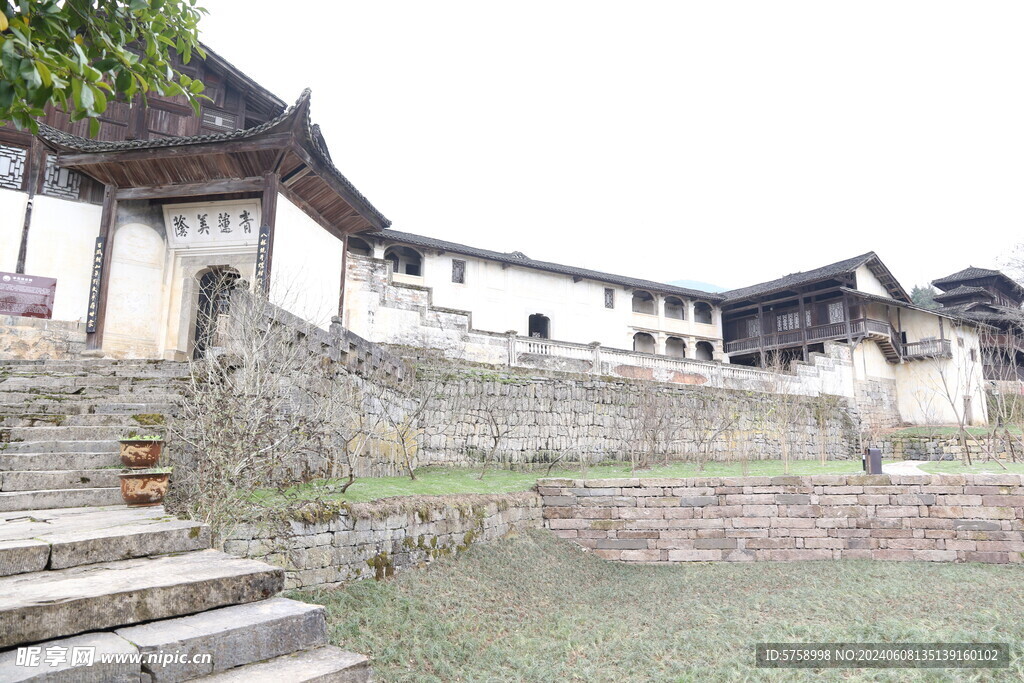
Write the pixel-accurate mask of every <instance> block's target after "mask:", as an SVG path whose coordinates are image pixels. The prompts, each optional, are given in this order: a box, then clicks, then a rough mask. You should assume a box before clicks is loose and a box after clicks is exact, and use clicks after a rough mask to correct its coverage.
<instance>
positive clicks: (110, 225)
mask: <svg viewBox="0 0 1024 683" xmlns="http://www.w3.org/2000/svg"><path fill="white" fill-rule="evenodd" d="M116 193H117V187H116V186H114V185H107V186H106V187H105V188H104V190H103V210H102V213H101V214H100V237H102V238H103V252H104V253H103V264H102V266H101V267H100V291H99V301H98V302H97V307H96V331H95V332H90V333H88V334H87V335H86V337H85V348H86V349H87V350H90V351H96V350H99V349H101V348H103V329H104V327H105V326H106V319H107V292H109V291H110V260H111V257H112V255H113V250H114V225H115V224H116V222H117V198H116Z"/></svg>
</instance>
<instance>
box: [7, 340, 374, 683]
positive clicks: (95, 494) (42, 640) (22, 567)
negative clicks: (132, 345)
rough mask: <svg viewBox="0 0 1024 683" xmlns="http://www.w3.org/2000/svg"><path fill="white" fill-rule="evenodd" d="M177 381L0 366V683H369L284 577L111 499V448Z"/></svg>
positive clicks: (155, 372) (147, 426)
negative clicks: (286, 590)
mask: <svg viewBox="0 0 1024 683" xmlns="http://www.w3.org/2000/svg"><path fill="white" fill-rule="evenodd" d="M185 372H187V368H186V367H185V366H184V365H182V364H177V363H163V362H151V361H108V360H102V361H101V360H96V361H81V362H55V361H44V362H37V361H28V362H17V361H0V434H2V436H3V439H4V441H5V442H6V443H5V448H3V450H0V681H30V680H31V681H43V680H45V681H186V680H195V679H203V680H243V679H244V680H246V681H271V680H273V681H275V682H276V683H281V682H283V681H314V680H315V681H366V680H369V679H370V675H371V671H370V667H369V661H368V659H367V658H366V657H365V656H363V655H358V654H353V653H349V652H345V651H343V650H341V649H339V648H336V647H333V646H331V645H329V644H328V640H327V622H326V615H325V612H324V609H323V608H322V607H319V606H317V605H309V604H306V603H302V602H297V601H293V600H288V599H285V598H281V597H276V596H277V594H278V593H279V592H280V591H281V590H282V588H283V585H284V574H283V571H282V570H281V569H279V568H277V567H273V566H271V565H268V564H264V563H262V562H258V561H255V560H248V559H241V558H237V557H232V556H231V555H227V554H225V553H222V552H218V551H216V550H212V549H210V532H209V528H208V527H206V525H204V524H199V523H195V522H190V521H185V520H179V519H176V518H174V517H172V516H169V515H167V514H166V513H165V511H164V510H163V508H162V507H159V506H158V507H150V508H128V507H126V506H124V505H121V504H120V503H121V499H120V492H119V488H118V486H119V483H118V477H117V473H118V471H119V470H118V467H117V466H118V457H117V453H118V444H117V439H119V438H121V437H123V436H125V435H126V434H127V433H129V432H131V431H135V432H138V433H143V434H144V433H153V432H155V431H158V430H159V429H160V427H159V425H153V424H151V423H152V422H154V421H156V422H159V420H158V419H155V418H154V417H153V416H154V415H157V414H166V413H168V412H170V411H171V410H173V409H174V405H175V403H176V402H177V397H176V395H175V391H174V386H175V384H176V383H178V382H180V381H181V378H182V377H184V375H185ZM134 416H139V417H138V418H136V417H134ZM140 420H141V421H140ZM172 485H173V484H172ZM76 657H77V659H76Z"/></svg>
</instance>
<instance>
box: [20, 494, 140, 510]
mask: <svg viewBox="0 0 1024 683" xmlns="http://www.w3.org/2000/svg"><path fill="white" fill-rule="evenodd" d="M122 502H124V499H123V498H121V489H120V488H116V489H115V488H91V489H48V490H43V491H10V492H3V493H0V512H15V511H19V510H46V509H49V508H78V507H94V506H101V505H117V504H118V503H122Z"/></svg>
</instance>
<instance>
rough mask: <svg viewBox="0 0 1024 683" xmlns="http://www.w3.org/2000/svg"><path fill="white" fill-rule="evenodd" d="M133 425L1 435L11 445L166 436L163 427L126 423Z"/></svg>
mask: <svg viewBox="0 0 1024 683" xmlns="http://www.w3.org/2000/svg"><path fill="white" fill-rule="evenodd" d="M128 421H130V422H132V423H133V424H131V425H89V426H79V425H67V424H61V425H59V426H57V425H40V426H38V427H5V428H0V433H5V434H6V435H7V437H8V438H7V441H8V442H9V443H17V442H22V441H25V442H34V441H52V440H59V441H109V440H114V441H116V440H118V439H122V438H124V437H126V436H129V435H131V434H133V433H134V434H160V435H162V434H164V432H166V431H167V428H166V427H164V426H163V425H142V424H139V422H138V421H137V420H132V419H129V420H127V421H125V422H128Z"/></svg>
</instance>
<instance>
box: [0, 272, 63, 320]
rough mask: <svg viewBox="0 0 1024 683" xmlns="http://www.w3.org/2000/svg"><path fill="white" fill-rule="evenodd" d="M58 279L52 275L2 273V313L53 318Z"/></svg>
mask: <svg viewBox="0 0 1024 683" xmlns="http://www.w3.org/2000/svg"><path fill="white" fill-rule="evenodd" d="M56 293H57V281H56V280H55V279H53V278H52V277H39V276H38V275H23V274H21V273H0V315H21V316H25V317H27V318H47V319H49V318H52V317H53V297H54V295H55V294H56Z"/></svg>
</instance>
